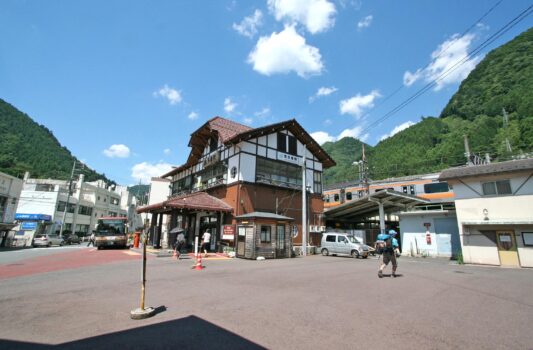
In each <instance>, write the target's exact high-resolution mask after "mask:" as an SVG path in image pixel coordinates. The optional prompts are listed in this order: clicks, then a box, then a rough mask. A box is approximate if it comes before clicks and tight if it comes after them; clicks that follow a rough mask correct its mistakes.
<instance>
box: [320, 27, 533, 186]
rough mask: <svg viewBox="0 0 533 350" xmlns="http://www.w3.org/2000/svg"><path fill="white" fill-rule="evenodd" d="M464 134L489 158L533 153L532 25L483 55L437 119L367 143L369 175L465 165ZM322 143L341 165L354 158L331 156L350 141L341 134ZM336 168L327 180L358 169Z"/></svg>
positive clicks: (333, 180) (350, 177)
mask: <svg viewBox="0 0 533 350" xmlns="http://www.w3.org/2000/svg"><path fill="white" fill-rule="evenodd" d="M504 109H505V111H506V113H507V114H508V123H507V124H506V123H505V122H504V117H503V115H504V112H503V110H504ZM464 135H467V136H468V139H469V144H470V148H471V151H473V152H474V153H478V154H479V155H481V156H484V154H485V153H489V154H490V156H491V158H492V159H493V160H504V159H509V158H510V157H512V156H516V155H520V154H524V153H531V152H533V28H532V29H529V30H528V31H526V32H524V33H522V34H521V35H519V36H517V37H516V38H514V39H513V40H512V41H510V42H508V43H507V44H505V45H503V46H501V47H499V48H497V49H495V50H493V51H492V52H490V53H489V54H487V56H486V57H485V58H484V59H483V60H482V61H481V62H480V63H479V64H478V66H477V67H476V68H475V69H474V70H473V71H472V72H470V74H469V76H468V77H467V78H466V79H465V80H464V81H463V82H462V83H461V85H460V87H459V90H458V91H457V93H455V95H454V96H453V97H452V98H451V99H450V101H449V103H448V104H447V106H445V108H444V109H443V111H442V113H441V115H440V118H436V117H426V118H423V119H422V121H420V122H419V123H417V124H415V125H413V126H411V127H409V128H407V129H405V130H403V131H401V132H399V133H397V134H396V135H394V136H392V137H390V138H387V139H385V140H383V141H381V142H379V143H378V144H377V145H376V146H375V147H373V148H370V150H369V152H368V153H367V158H368V162H369V172H370V177H371V178H372V179H383V178H387V177H396V176H404V175H413V174H422V173H427V172H433V171H439V170H442V169H444V168H447V167H450V166H456V165H461V164H465V161H466V159H465V156H464ZM505 139H508V140H509V144H510V145H511V152H509V151H508V150H507V147H506V145H505ZM326 145H327V148H326V147H325V148H326V149H327V150H328V151H330V152H334V153H333V154H332V156H333V159H335V161H336V162H337V164H338V167H341V169H345V168H346V167H347V166H348V165H349V164H351V163H352V162H353V160H351V159H350V160H347V161H346V162H345V161H344V160H341V159H340V158H339V159H337V158H336V157H335V155H334V154H336V153H338V152H339V150H338V149H337V148H341V147H345V146H348V143H347V142H346V141H345V139H343V140H340V141H338V142H334V143H330V144H329V145H328V144H325V146H326ZM355 151H356V150H354V149H352V150H345V151H344V152H347V153H349V152H352V153H353V152H355ZM348 162H349V164H348ZM332 170H335V169H332ZM334 173H335V175H336V176H328V173H326V183H328V184H331V183H336V182H343V181H350V180H357V174H356V172H353V173H352V174H350V173H349V172H343V173H342V174H337V172H334ZM343 176H346V177H343Z"/></svg>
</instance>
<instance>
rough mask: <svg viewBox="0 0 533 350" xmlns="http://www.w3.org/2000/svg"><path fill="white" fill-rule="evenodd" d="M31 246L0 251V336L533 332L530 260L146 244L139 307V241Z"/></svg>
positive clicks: (431, 339)
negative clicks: (393, 273) (17, 256)
mask: <svg viewBox="0 0 533 350" xmlns="http://www.w3.org/2000/svg"><path fill="white" fill-rule="evenodd" d="M5 253H6V252H0V255H3V254H5ZM7 253H8V254H14V253H15V252H7ZM24 254H37V255H36V256H31V257H30V256H28V257H27V258H25V259H22V260H17V261H14V260H13V259H7V260H9V262H8V263H7V264H2V265H0V310H2V317H1V318H0V349H43V348H44V349H48V348H52V347H53V346H56V345H61V347H60V348H61V349H64V348H65V349H102V348H103V349H114V350H117V349H126V348H127V349H176V348H179V349H210V348H215V349H232V350H233V349H264V348H268V349H311V348H312V349H356V348H372V349H382V348H387V349H389V348H390V349H395V350H397V349H458V348H462V349H530V348H532V344H533V333H532V332H531V320H533V293H532V292H531V291H533V270H531V269H502V268H494V267H477V266H459V265H454V264H452V263H450V262H449V261H445V260H434V259H407V258H403V257H402V258H401V259H400V260H399V264H400V267H399V270H398V272H400V273H401V274H402V276H401V277H398V278H392V277H385V278H382V279H379V278H378V277H377V274H376V273H377V268H378V261H377V260H375V259H367V260H359V259H351V258H340V257H332V256H330V257H322V256H310V257H307V258H296V259H282V260H267V261H249V260H240V259H226V260H206V261H204V264H205V266H206V268H205V269H204V270H201V271H197V270H194V269H191V265H193V262H192V261H191V260H190V259H188V260H181V261H176V260H175V259H172V258H156V257H153V256H152V257H150V259H148V264H147V265H148V266H147V286H146V287H147V288H146V305H147V306H153V307H156V308H158V310H159V313H158V314H157V315H155V316H154V317H152V318H150V319H147V320H140V321H136V320H131V319H130V317H129V314H130V311H131V310H133V309H135V308H137V307H139V304H140V271H141V259H140V256H139V255H136V254H138V253H136V252H134V251H131V250H120V249H119V250H102V251H99V250H95V249H93V248H87V247H79V248H78V247H67V248H63V249H59V248H57V249H50V250H46V252H44V250H43V251H42V252H41V251H40V250H36V251H35V252H33V253H29V252H24ZM2 259H5V258H4V257H2ZM19 264H20V265H19ZM389 273H390V270H389ZM379 332H384V333H385V335H380V334H379Z"/></svg>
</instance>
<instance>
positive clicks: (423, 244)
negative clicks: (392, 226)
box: [399, 211, 460, 257]
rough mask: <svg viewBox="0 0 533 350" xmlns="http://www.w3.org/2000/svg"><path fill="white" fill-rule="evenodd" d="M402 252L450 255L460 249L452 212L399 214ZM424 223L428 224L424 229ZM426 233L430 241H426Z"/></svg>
mask: <svg viewBox="0 0 533 350" xmlns="http://www.w3.org/2000/svg"><path fill="white" fill-rule="evenodd" d="M399 220H400V236H401V239H402V242H401V245H402V254H404V255H411V256H419V255H422V256H444V257H451V256H452V255H455V254H457V253H458V252H459V251H460V247H459V244H460V243H459V229H458V226H457V217H456V215H455V213H454V212H447V211H438V212H431V211H428V212H403V213H400V215H399ZM425 223H429V224H430V226H429V227H428V228H427V229H426V227H425V226H424V224H425ZM427 234H429V235H430V238H431V243H430V244H428V242H427V237H426V236H427Z"/></svg>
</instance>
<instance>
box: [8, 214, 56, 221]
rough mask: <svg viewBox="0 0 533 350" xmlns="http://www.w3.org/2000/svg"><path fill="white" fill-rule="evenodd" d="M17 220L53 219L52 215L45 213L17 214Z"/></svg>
mask: <svg viewBox="0 0 533 350" xmlns="http://www.w3.org/2000/svg"><path fill="white" fill-rule="evenodd" d="M15 220H27V221H41V220H42V221H52V216H50V215H45V214H21V213H16V214H15Z"/></svg>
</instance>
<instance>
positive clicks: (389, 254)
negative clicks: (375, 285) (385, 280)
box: [377, 230, 399, 278]
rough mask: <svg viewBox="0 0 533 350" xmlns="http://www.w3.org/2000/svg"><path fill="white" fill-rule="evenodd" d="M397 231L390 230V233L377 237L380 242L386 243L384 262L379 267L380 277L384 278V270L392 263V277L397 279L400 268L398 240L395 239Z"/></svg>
mask: <svg viewBox="0 0 533 350" xmlns="http://www.w3.org/2000/svg"><path fill="white" fill-rule="evenodd" d="M396 234H397V233H396V231H394V230H390V231H389V233H388V234H387V233H380V234H379V235H378V237H377V239H378V241H382V242H384V248H383V262H382V264H381V265H380V267H379V271H378V277H379V278H382V277H383V269H384V268H385V267H386V266H387V265H388V264H389V262H392V277H396V276H397V275H396V269H397V268H398V261H397V260H396V253H399V251H398V249H399V245H398V240H397V239H396V238H394V236H396Z"/></svg>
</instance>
